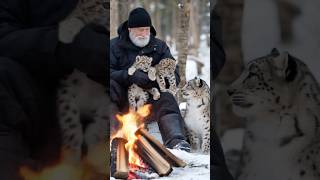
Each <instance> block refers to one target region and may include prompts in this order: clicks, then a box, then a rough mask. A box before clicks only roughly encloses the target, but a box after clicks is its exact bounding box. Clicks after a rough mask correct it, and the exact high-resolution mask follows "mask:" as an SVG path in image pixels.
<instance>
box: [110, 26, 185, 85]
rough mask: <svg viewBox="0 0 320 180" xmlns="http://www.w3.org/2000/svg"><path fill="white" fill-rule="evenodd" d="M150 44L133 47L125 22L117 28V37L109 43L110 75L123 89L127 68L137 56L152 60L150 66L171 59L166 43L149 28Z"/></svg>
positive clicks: (126, 81) (126, 77)
mask: <svg viewBox="0 0 320 180" xmlns="http://www.w3.org/2000/svg"><path fill="white" fill-rule="evenodd" d="M150 31H151V33H150V35H151V37H150V42H149V44H148V45H147V46H146V47H143V48H140V47H137V46H135V45H134V44H133V43H132V42H131V40H130V39H129V31H128V26H127V21H126V22H124V23H123V24H121V25H120V26H119V28H118V35H119V36H118V37H116V38H114V39H112V40H111V42H110V50H111V53H110V73H111V79H113V80H115V81H117V82H118V83H119V84H121V85H122V86H123V87H124V88H126V87H128V86H129V85H130V83H129V82H128V71H127V70H128V68H130V67H131V66H132V64H133V63H134V62H135V58H136V56H137V55H146V56H149V57H152V58H153V61H152V66H154V65H156V64H158V63H159V62H160V60H161V59H163V58H172V59H173V57H172V55H171V53H170V49H169V47H168V46H167V45H166V43H165V42H164V41H162V40H160V39H158V38H156V37H155V36H156V31H155V29H154V27H151V30H150ZM178 72H179V68H178V66H177V68H176V79H177V83H179V82H180V76H179V73H178Z"/></svg>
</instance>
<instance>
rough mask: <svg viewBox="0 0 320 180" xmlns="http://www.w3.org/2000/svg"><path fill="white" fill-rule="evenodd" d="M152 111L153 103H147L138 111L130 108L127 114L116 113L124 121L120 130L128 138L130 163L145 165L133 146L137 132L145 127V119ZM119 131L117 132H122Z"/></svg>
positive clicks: (127, 145) (127, 147) (127, 146)
mask: <svg viewBox="0 0 320 180" xmlns="http://www.w3.org/2000/svg"><path fill="white" fill-rule="evenodd" d="M150 112H151V105H150V104H147V105H144V106H143V107H141V108H139V109H138V111H137V112H135V111H133V110H130V112H129V113H127V114H125V115H119V114H117V115H116V118H117V119H118V120H119V121H120V122H121V123H122V127H121V129H120V130H119V131H121V133H122V134H123V136H124V137H125V138H126V139H127V140H128V142H127V143H126V145H125V147H126V149H127V151H128V152H129V163H130V164H135V165H139V166H142V167H143V163H142V162H141V160H140V158H139V156H138V155H137V154H136V153H135V152H134V151H133V146H134V143H135V141H136V140H137V137H136V135H135V132H136V131H137V130H138V129H139V128H141V127H143V122H142V121H143V119H144V118H145V117H147V116H148V115H149V114H150ZM121 133H119V132H118V133H117V134H121Z"/></svg>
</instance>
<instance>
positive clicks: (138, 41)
mask: <svg viewBox="0 0 320 180" xmlns="http://www.w3.org/2000/svg"><path fill="white" fill-rule="evenodd" d="M129 37H130V40H131V42H132V43H133V44H134V45H136V46H138V47H145V46H146V45H148V43H149V41H150V35H148V36H146V37H142V36H135V34H134V33H133V32H129Z"/></svg>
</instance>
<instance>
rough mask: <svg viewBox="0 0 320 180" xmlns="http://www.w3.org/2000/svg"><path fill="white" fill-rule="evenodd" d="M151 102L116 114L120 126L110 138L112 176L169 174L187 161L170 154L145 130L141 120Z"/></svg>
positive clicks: (132, 177)
mask: <svg viewBox="0 0 320 180" xmlns="http://www.w3.org/2000/svg"><path fill="white" fill-rule="evenodd" d="M150 111H151V105H145V106H143V107H142V108H140V109H138V111H137V112H135V111H130V112H129V113H127V114H124V115H119V114H117V115H116V118H117V119H118V120H119V121H120V122H121V124H122V126H121V128H120V129H119V130H118V131H117V133H116V134H115V135H113V136H112V137H111V175H112V176H113V177H115V178H119V179H135V178H143V175H144V174H151V173H154V172H155V173H157V174H158V175H159V176H168V175H169V174H170V173H171V171H172V166H175V167H184V166H186V163H185V162H183V161H182V160H180V159H179V158H177V157H176V156H175V155H173V154H172V153H171V152H170V151H169V150H168V149H166V148H165V147H164V146H163V145H162V144H161V143H160V142H159V141H158V140H157V139H155V138H154V137H153V136H151V135H150V134H149V133H148V132H147V131H146V130H145V129H144V123H143V120H144V119H145V118H146V117H147V116H148V115H149V114H150Z"/></svg>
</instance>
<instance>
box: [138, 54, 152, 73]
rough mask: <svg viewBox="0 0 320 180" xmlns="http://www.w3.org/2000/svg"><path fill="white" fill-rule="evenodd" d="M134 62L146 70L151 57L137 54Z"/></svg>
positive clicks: (149, 64)
mask: <svg viewBox="0 0 320 180" xmlns="http://www.w3.org/2000/svg"><path fill="white" fill-rule="evenodd" d="M136 62H137V66H138V68H139V69H141V70H142V71H144V72H148V71H149V69H150V67H151V63H152V58H151V57H148V56H137V57H136Z"/></svg>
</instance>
